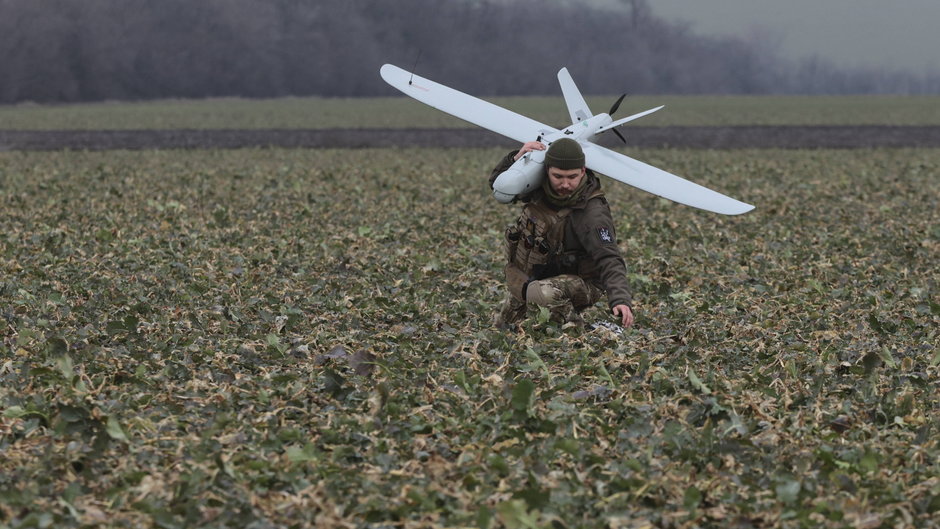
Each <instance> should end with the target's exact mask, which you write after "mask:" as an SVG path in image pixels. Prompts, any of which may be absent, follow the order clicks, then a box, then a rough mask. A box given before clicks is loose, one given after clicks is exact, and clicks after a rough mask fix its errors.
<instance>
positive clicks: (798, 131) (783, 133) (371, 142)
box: [0, 125, 940, 151]
mask: <svg viewBox="0 0 940 529" xmlns="http://www.w3.org/2000/svg"><path fill="white" fill-rule="evenodd" d="M620 130H621V131H622V133H623V135H624V137H625V138H626V140H627V145H626V146H628V147H642V148H692V149H744V148H784V149H858V148H874V147H940V126H889V125H870V126H731V127H624V128H622V129H620ZM533 139H534V138H533ZM598 143H599V144H601V145H605V146H608V147H617V146H623V144H622V143H621V142H620V141H619V140H618V139H617V138H616V137H615V136H613V135H610V134H605V135H603V136H602V137H601V138H600V140H599V141H598ZM516 144H517V142H514V141H512V140H508V139H506V138H504V137H502V136H499V135H497V134H495V133H492V132H488V131H485V130H481V129H470V128H468V129H321V130H313V129H300V130H296V129H253V130H244V129H211V130H196V129H187V130H48V131H24V130H0V151H11V150H25V151H45V150H60V149H72V150H109V149H236V148H250V147H288V148H352V149H355V148H373V147H452V148H453V147H496V146H507V147H511V146H514V145H516Z"/></svg>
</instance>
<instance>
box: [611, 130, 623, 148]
mask: <svg viewBox="0 0 940 529" xmlns="http://www.w3.org/2000/svg"><path fill="white" fill-rule="evenodd" d="M610 130H612V131H614V134H616V135H617V137H618V138H620V141H622V142H623V144H624V145H626V144H627V139H626V138H624V137H623V134H620V131H619V130H617V129H610Z"/></svg>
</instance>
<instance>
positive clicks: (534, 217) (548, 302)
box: [490, 138, 633, 328]
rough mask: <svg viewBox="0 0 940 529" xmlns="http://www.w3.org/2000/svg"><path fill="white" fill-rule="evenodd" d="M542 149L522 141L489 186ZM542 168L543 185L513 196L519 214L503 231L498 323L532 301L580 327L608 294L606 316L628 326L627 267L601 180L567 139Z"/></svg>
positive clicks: (512, 319) (512, 320)
mask: <svg viewBox="0 0 940 529" xmlns="http://www.w3.org/2000/svg"><path fill="white" fill-rule="evenodd" d="M544 149H545V145H544V144H542V143H541V142H528V143H526V144H524V145H523V146H522V148H521V149H519V150H518V151H513V152H511V153H509V154H508V155H507V156H506V157H505V158H504V159H503V160H501V161H500V163H499V165H497V166H496V168H495V169H493V173H492V174H491V175H490V187H491V188H492V187H493V182H494V181H495V180H496V177H497V176H499V175H500V174H501V173H502V172H503V171H505V170H506V169H508V168H509V166H511V165H512V163H513V162H515V161H516V160H518V159H519V158H520V157H522V156H523V155H525V154H526V153H528V152H531V151H535V150H544ZM545 170H546V177H545V179H544V181H543V184H542V186H541V188H539V189H536V190H534V191H532V192H530V193H528V194H527V195H524V196H521V197H519V198H520V199H521V200H522V201H523V202H524V203H525V206H524V207H523V209H522V215H520V216H519V219H518V220H517V221H516V222H515V223H514V224H511V225H510V226H509V227H508V228H507V229H506V260H507V263H506V269H505V270H506V284H507V287H508V290H509V293H508V295H507V296H506V300H505V301H503V304H502V307H501V309H500V312H499V315H498V316H497V318H496V325H497V326H498V327H501V328H508V327H511V326H514V325H515V324H517V323H519V322H520V321H522V320H523V319H524V318H525V316H526V310H527V304H532V305H537V306H540V307H546V308H547V309H548V310H549V313H550V314H551V320H552V321H554V322H556V323H559V324H565V323H573V324H574V325H575V326H578V327H582V326H583V325H584V321H583V320H582V319H581V315H580V312H581V311H583V310H584V309H586V308H588V307H590V306H591V305H593V304H594V303H596V302H597V301H598V300H599V299H600V298H601V296H602V295H603V294H604V293H605V292H606V294H607V299H608V305H609V306H610V309H611V312H612V313H613V314H614V315H615V316H618V317H619V318H620V324H621V325H622V326H623V327H630V326H631V325H632V324H633V311H632V309H631V295H630V288H629V286H628V285H627V276H626V265H625V264H624V260H623V257H622V256H621V254H620V248H619V247H618V246H617V237H616V233H615V231H614V223H613V218H612V217H611V214H610V207H609V206H608V204H607V199H605V198H604V192H603V191H601V183H600V180H598V178H597V176H595V175H594V173H593V172H592V171H589V170H587V169H586V168H585V166H584V152H583V151H582V149H581V145H580V144H578V142H577V141H574V140H572V139H569V138H564V139H561V140H558V141H555V142H553V143H552V144H551V147H549V148H548V152H546V154H545Z"/></svg>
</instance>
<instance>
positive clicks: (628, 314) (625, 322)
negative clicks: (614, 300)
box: [613, 305, 633, 329]
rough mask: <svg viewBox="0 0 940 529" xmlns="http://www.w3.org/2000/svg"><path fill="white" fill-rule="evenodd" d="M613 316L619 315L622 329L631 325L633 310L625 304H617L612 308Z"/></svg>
mask: <svg viewBox="0 0 940 529" xmlns="http://www.w3.org/2000/svg"><path fill="white" fill-rule="evenodd" d="M613 313H614V316H620V325H621V327H623V328H624V329H629V328H630V327H631V326H633V311H632V310H630V307H628V306H627V305H617V306H616V307H614V308H613Z"/></svg>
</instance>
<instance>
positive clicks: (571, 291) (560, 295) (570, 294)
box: [495, 274, 603, 327]
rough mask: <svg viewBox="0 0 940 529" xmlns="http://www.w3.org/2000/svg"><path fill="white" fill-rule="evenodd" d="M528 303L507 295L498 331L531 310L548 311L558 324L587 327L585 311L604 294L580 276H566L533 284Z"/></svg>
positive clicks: (518, 320)
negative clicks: (541, 308) (531, 307)
mask: <svg viewBox="0 0 940 529" xmlns="http://www.w3.org/2000/svg"><path fill="white" fill-rule="evenodd" d="M526 293H527V294H526V301H522V300H520V299H517V298H516V297H514V296H512V295H510V294H507V295H506V299H505V300H503V303H502V306H501V307H500V310H499V314H498V315H497V316H496V322H495V323H496V326H497V327H508V326H509V325H514V324H516V323H519V322H521V321H522V320H523V319H525V317H526V313H527V312H528V307H529V306H538V307H545V308H547V309H548V312H549V319H550V320H551V321H553V322H555V323H558V324H562V325H563V324H565V323H574V324H575V325H578V326H581V325H584V320H582V319H581V311H582V310H584V309H586V308H588V307H590V306H591V305H593V304H595V303H597V301H598V300H599V299H600V298H601V296H602V295H603V292H601V290H600V289H599V288H597V287H596V286H594V285H592V284H591V283H588V282H587V281H585V280H584V279H581V278H580V277H578V276H576V275H570V274H564V275H559V276H555V277H549V278H546V279H541V280H538V281H532V282H531V283H529V286H528V288H527V289H526Z"/></svg>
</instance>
